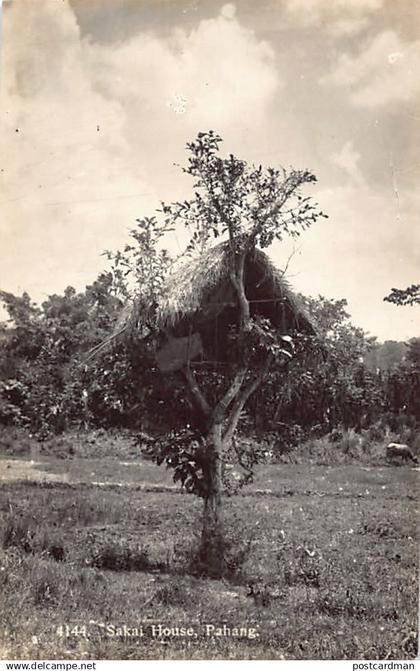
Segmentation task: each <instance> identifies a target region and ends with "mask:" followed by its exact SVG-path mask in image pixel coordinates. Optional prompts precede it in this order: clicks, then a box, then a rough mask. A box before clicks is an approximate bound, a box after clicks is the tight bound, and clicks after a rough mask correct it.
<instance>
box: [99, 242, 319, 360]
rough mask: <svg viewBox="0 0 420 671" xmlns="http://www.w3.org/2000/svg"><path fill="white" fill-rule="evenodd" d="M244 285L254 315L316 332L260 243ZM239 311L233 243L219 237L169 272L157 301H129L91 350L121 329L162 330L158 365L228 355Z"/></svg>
mask: <svg viewBox="0 0 420 671" xmlns="http://www.w3.org/2000/svg"><path fill="white" fill-rule="evenodd" d="M245 291H246V295H247V298H248V300H249V302H250V311H251V316H256V315H261V316H263V317H266V318H268V319H269V320H270V322H271V323H272V325H273V326H274V327H276V328H278V329H279V331H280V332H281V333H282V334H286V333H290V332H293V331H298V332H301V333H307V334H313V333H315V329H314V327H313V325H312V323H311V321H310V319H309V317H308V315H307V314H306V312H305V310H304V308H303V306H302V304H301V302H300V301H299V299H298V298H297V296H296V295H295V294H294V292H293V290H292V289H291V287H290V285H289V283H288V282H287V280H286V279H285V277H284V274H283V273H281V272H280V271H279V270H278V269H277V268H276V267H275V266H274V265H273V263H272V262H271V261H270V259H269V258H268V256H267V255H266V254H265V253H264V252H262V251H261V250H259V249H255V250H253V251H252V252H250V253H249V254H248V257H247V258H246V261H245ZM238 315H239V311H238V307H237V303H236V295H235V292H234V289H233V287H232V284H231V281H230V278H229V247H228V245H227V243H220V244H219V245H216V246H215V247H212V248H210V249H209V250H208V251H206V252H205V253H204V254H202V255H201V256H199V257H197V258H195V259H194V258H192V259H189V260H188V262H187V263H185V264H183V265H182V266H181V267H179V268H178V269H176V270H174V271H173V272H172V273H170V274H169V275H168V277H167V280H166V282H165V284H164V287H163V291H162V293H161V296H160V297H159V300H158V302H157V303H155V304H154V305H150V304H145V302H144V301H142V299H141V297H138V298H136V299H134V300H133V301H132V302H131V303H129V304H127V305H126V306H125V308H124V310H123V311H122V314H121V317H120V319H119V321H118V323H117V326H116V328H115V331H114V334H113V335H112V336H111V337H110V338H109V339H108V340H107V341H106V342H104V343H102V344H101V345H99V346H98V347H97V348H94V350H92V353H91V354H92V355H94V354H96V353H97V352H98V351H100V350H102V349H103V347H105V346H107V344H108V343H109V342H111V341H112V340H114V339H115V338H116V337H118V336H120V335H124V334H125V335H127V334H130V333H131V334H133V333H136V334H137V335H138V334H139V335H140V337H146V336H147V335H148V334H149V333H151V332H153V333H154V334H156V331H157V332H158V333H159V334H160V336H161V338H160V341H161V342H160V348H159V351H158V352H157V355H156V356H157V360H158V363H159V365H161V362H162V361H164V363H162V366H164V367H165V369H166V370H170V369H172V370H175V369H176V367H179V366H178V364H177V363H176V361H179V362H181V361H182V360H183V361H184V362H185V357H186V356H187V357H188V358H191V359H193V358H196V357H197V356H201V357H202V358H203V357H204V358H205V359H206V360H211V361H223V360H224V358H225V356H226V351H227V349H228V347H227V345H228V332H229V327H230V326H231V325H234V324H237V322H238ZM158 347H159V346H158ZM171 359H172V364H170V363H169V362H170V361H171Z"/></svg>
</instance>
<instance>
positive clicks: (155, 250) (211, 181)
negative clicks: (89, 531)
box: [111, 131, 325, 574]
mask: <svg viewBox="0 0 420 671" xmlns="http://www.w3.org/2000/svg"><path fill="white" fill-rule="evenodd" d="M221 142H222V140H221V138H220V137H219V136H218V135H217V134H215V133H214V132H213V131H209V132H208V133H199V134H198V136H197V138H196V140H194V141H193V142H190V143H189V144H187V149H188V152H189V159H188V164H187V167H186V168H184V172H185V173H187V174H188V175H190V176H191V177H193V178H194V180H195V183H194V194H193V195H192V197H191V198H189V199H187V200H185V201H183V202H176V203H172V204H165V203H163V204H162V208H161V210H160V216H159V219H156V218H149V219H143V220H138V227H137V229H136V230H135V231H133V235H134V237H135V240H136V245H135V246H134V247H132V246H128V247H126V249H125V253H124V254H122V255H119V256H118V257H116V256H115V255H113V257H112V258H113V260H114V265H115V263H117V265H118V267H121V264H122V265H123V266H124V267H125V268H127V272H130V270H131V272H132V273H133V274H134V276H135V279H136V284H137V292H136V293H137V295H136V299H135V300H136V301H137V304H140V306H141V309H140V311H139V310H138V309H137V310H136V311H135V313H134V314H135V315H136V317H135V318H136V319H137V316H138V314H139V312H140V313H141V314H142V320H141V324H140V325H139V328H140V330H141V333H142V335H143V337H144V338H147V337H150V334H153V333H154V331H155V335H156V336H157V337H158V334H157V333H156V328H155V326H154V323H155V322H154V319H155V317H156V306H157V305H158V303H159V292H160V291H161V289H162V283H163V281H164V279H165V276H166V275H167V273H168V271H169V268H170V265H171V263H172V261H171V259H170V258H169V255H168V254H167V253H166V252H165V251H164V250H162V249H159V243H161V242H162V238H163V236H164V235H165V234H166V233H167V232H168V231H170V230H172V229H173V228H174V226H176V225H180V224H181V225H184V226H185V227H186V229H187V231H188V233H189V242H188V244H187V246H186V250H185V255H186V256H187V257H188V256H193V255H194V254H200V253H202V252H203V251H204V250H205V249H207V248H208V246H209V244H210V242H211V241H212V240H214V239H216V238H217V239H219V240H225V241H226V245H227V250H228V251H227V254H228V263H229V273H228V276H229V280H230V287H231V289H232V292H233V293H232V295H233V299H232V300H233V302H234V305H235V308H236V310H237V315H238V319H237V323H235V324H234V326H233V327H232V329H231V340H232V343H233V346H232V355H231V359H230V364H231V365H230V366H228V367H227V368H226V369H225V370H224V371H223V372H222V373H221V372H220V371H213V373H211V372H209V374H208V376H207V377H208V380H211V381H212V384H211V385H210V384H209V383H207V384H203V383H202V382H201V381H199V380H198V378H197V376H196V375H195V372H194V370H193V368H192V367H191V366H190V364H189V362H186V364H185V367H184V369H183V375H184V379H185V382H186V384H187V386H188V389H189V392H190V394H191V398H192V399H193V402H194V404H195V411H196V413H197V416H198V417H199V418H200V421H199V422H196V423H195V426H194V430H195V434H194V435H193V436H191V432H189V431H187V432H185V433H184V436H181V437H180V439H179V441H178V443H179V444H178V445H177V449H176V450H175V448H173V446H172V447H171V450H170V456H169V457H168V458H167V460H166V461H167V463H168V464H169V465H171V466H173V467H175V468H176V469H178V470H177V471H176V474H175V477H176V478H177V479H181V481H182V482H183V483H184V484H186V483H187V484H188V485H189V487H190V489H191V490H192V491H194V492H195V493H197V494H199V495H200V496H202V498H203V499H204V513H203V529H202V538H201V549H200V557H201V560H202V561H203V563H206V564H207V565H208V566H209V567H210V568H211V570H212V572H213V573H214V574H220V572H222V571H223V562H224V536H223V522H222V515H221V504H222V499H221V496H222V487H223V483H222V464H223V461H224V458H225V455H226V454H227V453H232V451H235V449H234V448H235V441H234V438H235V432H236V429H237V426H238V422H239V420H240V418H241V415H242V411H243V409H244V407H245V404H246V403H247V401H248V399H249V398H250V397H251V396H252V394H253V393H254V392H255V391H256V389H257V388H258V387H259V385H260V384H261V383H262V381H263V380H264V378H265V377H266V376H267V374H268V372H269V370H270V368H271V366H272V365H273V363H274V362H275V361H279V360H281V361H287V360H289V359H290V358H292V356H293V341H292V339H291V337H290V336H289V335H286V334H284V333H279V332H278V330H277V329H275V328H273V326H272V324H271V323H270V322H269V320H267V319H262V318H255V317H252V314H251V309H250V301H249V298H248V296H247V289H246V286H245V279H244V278H245V263H246V259H247V258H248V257H249V255H250V254H252V253H253V252H254V251H255V250H256V249H257V248H258V247H259V248H261V249H264V248H267V247H269V246H270V245H271V243H272V242H273V241H274V240H275V239H277V240H282V239H283V237H284V236H286V235H291V236H298V235H299V234H300V233H301V232H302V231H303V230H305V229H306V228H308V227H309V226H310V225H311V224H312V223H313V222H315V221H316V220H317V219H318V217H320V216H325V215H323V213H322V212H320V211H319V210H318V209H317V206H316V205H315V204H313V202H312V200H311V198H310V197H308V196H304V195H303V194H302V193H301V189H302V187H303V186H305V185H307V184H312V183H314V182H315V181H316V178H315V176H314V175H313V174H312V173H311V172H309V171H308V170H293V169H291V170H289V171H286V170H284V169H274V168H268V169H263V168H262V167H261V166H253V165H248V164H247V163H246V162H245V161H242V160H240V159H238V158H236V157H235V156H233V155H232V154H231V155H229V157H228V158H221V157H220V155H219V150H220V143H221ZM111 256H112V255H111ZM117 332H118V329H117ZM210 387H211V389H210ZM192 438H194V440H192ZM173 440H174V441H175V436H173ZM192 443H194V445H192ZM194 446H195V447H194ZM232 446H233V447H232ZM175 451H176V454H175ZM180 455H182V458H181V457H180ZM236 456H237V458H238V459H239V460H241V457H242V456H243V455H241V454H240V451H238V450H236ZM197 470H199V471H200V476H199V477H198V476H197Z"/></svg>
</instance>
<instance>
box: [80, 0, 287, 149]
mask: <svg viewBox="0 0 420 671" xmlns="http://www.w3.org/2000/svg"><path fill="white" fill-rule="evenodd" d="M89 60H90V67H91V68H92V76H93V78H94V79H95V81H97V82H98V86H99V87H100V90H101V91H102V92H103V93H104V95H109V96H110V97H112V98H113V99H116V100H118V101H120V102H121V103H122V104H123V105H124V106H126V107H127V109H128V110H129V112H128V114H129V117H130V119H132V118H133V117H134V116H137V115H138V114H141V115H143V117H144V120H145V121H147V129H146V128H145V129H144V136H147V137H150V135H151V134H152V135H153V134H154V132H155V130H156V127H157V126H159V129H160V132H163V133H165V134H167V135H171V136H173V134H174V133H175V134H177V130H178V128H177V127H175V126H174V123H173V119H172V117H173V113H172V112H175V113H177V114H178V115H179V117H180V118H179V120H178V122H177V123H178V127H179V126H181V127H182V129H183V132H184V133H185V132H189V129H196V128H197V127H198V126H200V127H201V128H209V127H212V128H216V129H217V130H221V131H224V130H227V131H228V132H229V131H233V130H234V127H235V126H237V127H239V129H242V130H243V129H244V127H246V126H247V125H248V122H247V117H248V119H249V116H248V115H250V116H251V118H252V124H253V126H255V125H258V124H260V123H261V122H262V121H263V119H264V117H265V114H266V111H267V106H268V105H269V104H270V102H271V100H272V99H273V96H274V94H275V92H276V90H277V89H278V87H279V85H280V80H279V77H278V74H277V72H276V69H275V56H274V51H273V49H272V48H271V46H270V45H269V44H268V43H267V42H264V41H260V40H258V39H257V37H256V36H255V34H254V32H253V31H252V30H249V29H246V28H244V27H243V26H242V25H241V24H240V23H239V22H238V20H237V19H236V17H235V7H234V5H232V4H227V5H224V6H223V7H222V9H221V11H220V14H219V16H217V17H216V18H214V19H207V20H203V21H201V22H200V23H199V24H198V26H197V28H195V29H194V30H192V31H191V32H188V33H187V32H185V31H182V30H176V31H173V33H172V34H171V36H170V38H169V40H167V41H163V40H161V39H158V38H156V37H154V36H153V35H145V34H141V35H136V36H134V37H133V38H131V39H130V40H129V41H127V42H125V43H122V44H119V45H117V46H116V47H114V48H109V47H104V46H101V45H96V46H92V48H91V49H90V53H89ZM139 126H140V125H139ZM138 131H140V132H141V129H140V127H139V128H138ZM147 137H146V139H147Z"/></svg>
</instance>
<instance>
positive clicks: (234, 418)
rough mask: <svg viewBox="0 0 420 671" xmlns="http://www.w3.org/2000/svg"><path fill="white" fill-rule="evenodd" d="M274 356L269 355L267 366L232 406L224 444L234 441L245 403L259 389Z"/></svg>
mask: <svg viewBox="0 0 420 671" xmlns="http://www.w3.org/2000/svg"><path fill="white" fill-rule="evenodd" d="M272 361H273V356H272V355H271V354H269V355H268V357H267V359H266V362H265V365H264V367H263V369H262V370H261V371H260V373H259V374H258V375H257V376H256V377H255V378H254V379H253V380H250V381H249V382H248V384H247V385H246V386H245V387H244V388H243V390H242V392H241V394H240V395H239V396H238V398H237V399H236V401H235V403H234V404H233V406H232V409H231V412H230V414H229V418H228V423H227V427H226V429H225V432H224V435H223V442H224V443H229V442H230V441H231V440H232V437H233V435H234V433H235V430H236V427H237V425H238V421H239V417H240V415H241V412H242V410H243V408H244V405H245V403H246V402H247V400H248V399H249V397H250V396H251V395H252V394H253V393H254V391H255V390H256V389H257V388H258V387H259V385H260V384H261V382H262V381H263V379H264V377H265V376H266V374H267V373H268V370H269V368H270V366H271V364H272Z"/></svg>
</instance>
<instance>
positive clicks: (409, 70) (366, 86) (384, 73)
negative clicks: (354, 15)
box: [322, 30, 420, 107]
mask: <svg viewBox="0 0 420 671" xmlns="http://www.w3.org/2000/svg"><path fill="white" fill-rule="evenodd" d="M419 70H420V41H418V42H404V41H403V40H402V39H401V38H400V37H399V36H398V35H397V34H396V33H395V32H394V31H393V30H386V31H383V32H381V33H379V34H377V35H376V36H375V37H374V38H373V39H372V40H371V41H370V42H369V43H367V44H366V46H365V48H364V49H362V50H360V52H359V53H358V54H356V55H351V54H348V53H345V54H342V55H341V56H340V57H339V59H338V62H337V64H336V66H335V68H334V70H333V72H331V73H330V74H329V75H328V76H327V77H325V78H324V79H323V80H322V81H323V83H330V84H333V85H335V86H337V87H344V88H347V89H348V91H349V97H350V101H351V103H352V104H353V105H355V106H359V107H377V106H384V105H386V104H388V103H392V102H395V101H399V102H408V101H409V100H411V99H413V98H414V97H415V96H416V95H417V94H418V92H419V91H420V79H419V77H418V72H419Z"/></svg>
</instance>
